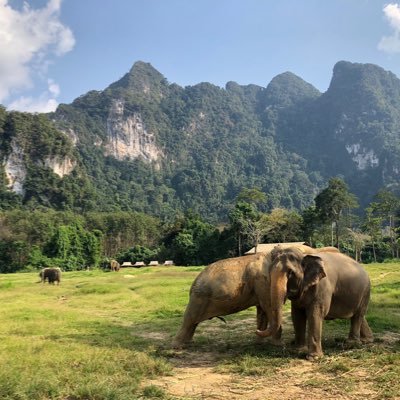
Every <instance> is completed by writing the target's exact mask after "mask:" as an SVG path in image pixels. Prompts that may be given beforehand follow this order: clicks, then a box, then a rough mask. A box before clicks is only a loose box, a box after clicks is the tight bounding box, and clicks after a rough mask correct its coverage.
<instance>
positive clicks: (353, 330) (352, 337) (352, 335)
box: [346, 314, 363, 346]
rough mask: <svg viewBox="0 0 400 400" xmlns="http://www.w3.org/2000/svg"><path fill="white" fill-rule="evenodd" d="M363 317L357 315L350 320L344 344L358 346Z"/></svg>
mask: <svg viewBox="0 0 400 400" xmlns="http://www.w3.org/2000/svg"><path fill="white" fill-rule="evenodd" d="M362 320H363V317H362V316H361V315H359V314H356V315H353V316H352V317H351V319H350V332H349V337H348V339H347V340H346V344H347V345H348V346H350V345H357V344H360V331H361V324H362Z"/></svg>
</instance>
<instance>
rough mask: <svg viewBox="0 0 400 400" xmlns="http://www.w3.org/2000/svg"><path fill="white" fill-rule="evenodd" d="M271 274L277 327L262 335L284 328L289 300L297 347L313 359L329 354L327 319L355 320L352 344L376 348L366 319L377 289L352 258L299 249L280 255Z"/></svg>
mask: <svg viewBox="0 0 400 400" xmlns="http://www.w3.org/2000/svg"><path fill="white" fill-rule="evenodd" d="M271 261H272V265H271V269H272V270H273V272H271V277H272V279H271V320H270V322H271V324H270V326H268V328H267V329H265V330H263V331H260V330H258V331H257V334H258V335H259V336H261V337H266V336H274V335H276V332H279V331H280V330H281V329H282V328H281V325H282V307H283V303H284V301H285V300H286V298H288V299H289V300H290V301H291V315H292V321H293V327H294V331H295V345H296V346H297V347H299V348H304V347H305V346H306V326H307V356H306V357H307V359H308V360H313V359H317V358H319V357H321V356H322V355H323V351H322V346H321V336H322V322H323V320H324V319H326V320H330V319H337V318H340V319H350V321H351V326H350V332H349V336H348V342H350V343H353V342H356V343H360V342H362V343H370V342H372V341H373V334H372V331H371V329H370V327H369V326H368V322H367V320H366V319H365V314H366V312H367V308H368V302H369V298H370V289H371V284H370V280H369V277H368V274H367V272H366V271H365V269H364V268H363V267H362V266H361V265H360V264H359V263H357V262H356V261H354V260H353V259H352V258H350V257H348V256H346V255H344V254H341V253H335V252H329V251H328V252H319V253H315V254H308V255H306V254H304V253H302V252H300V251H298V249H296V248H287V249H281V250H279V251H275V253H274V255H273V257H272V260H271Z"/></svg>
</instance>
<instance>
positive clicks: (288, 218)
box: [265, 208, 302, 243]
mask: <svg viewBox="0 0 400 400" xmlns="http://www.w3.org/2000/svg"><path fill="white" fill-rule="evenodd" d="M265 223H266V226H267V228H266V231H265V235H266V238H267V240H268V242H271V243H284V242H294V241H297V240H299V239H300V237H301V234H302V230H301V226H302V219H301V216H300V215H299V214H298V213H297V212H295V211H289V210H285V209H283V208H275V209H274V210H272V211H271V213H270V214H268V215H267V216H266V220H265Z"/></svg>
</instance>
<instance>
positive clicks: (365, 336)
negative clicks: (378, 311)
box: [360, 317, 374, 343]
mask: <svg viewBox="0 0 400 400" xmlns="http://www.w3.org/2000/svg"><path fill="white" fill-rule="evenodd" d="M360 336H361V342H362V343H372V342H373V341H374V335H373V333H372V331H371V328H370V327H369V325H368V322H367V320H366V319H365V317H363V320H362V322H361V331H360Z"/></svg>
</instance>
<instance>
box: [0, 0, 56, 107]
mask: <svg viewBox="0 0 400 400" xmlns="http://www.w3.org/2000/svg"><path fill="white" fill-rule="evenodd" d="M0 1H1V0H0ZM47 85H48V89H47V90H46V91H44V92H43V93H42V94H41V95H40V96H39V97H37V98H35V97H31V96H21V97H20V98H18V99H17V100H14V101H13V102H12V103H10V104H9V105H8V106H7V108H8V109H9V110H14V111H27V112H42V113H46V112H52V111H55V110H56V108H57V106H58V102H57V99H56V97H57V96H58V95H59V94H60V88H59V86H58V85H57V84H56V83H55V82H54V81H53V80H52V79H48V80H47Z"/></svg>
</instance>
